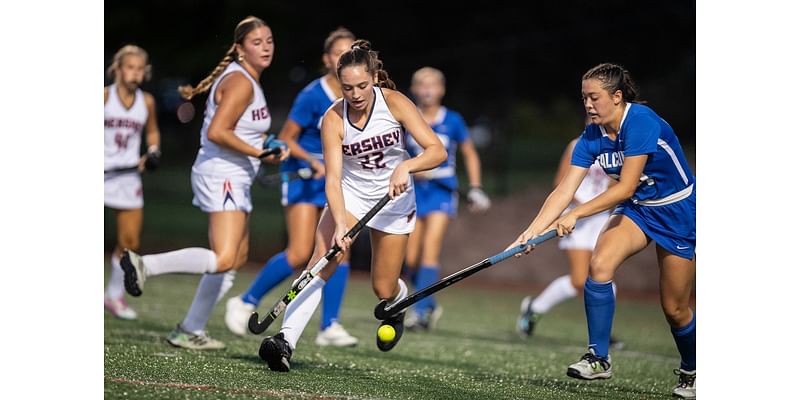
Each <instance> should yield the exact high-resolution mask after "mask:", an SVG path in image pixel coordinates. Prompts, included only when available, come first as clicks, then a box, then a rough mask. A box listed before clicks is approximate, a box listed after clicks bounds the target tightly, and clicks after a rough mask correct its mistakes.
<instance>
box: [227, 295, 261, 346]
mask: <svg viewBox="0 0 800 400" xmlns="http://www.w3.org/2000/svg"><path fill="white" fill-rule="evenodd" d="M255 310H256V306H254V305H252V304H250V303H245V302H244V301H242V298H241V297H239V296H234V297H231V298H230V299H228V302H227V303H225V326H227V327H228V330H229V331H231V332H233V333H234V334H236V335H239V336H244V335H246V334H247V322H248V321H249V320H250V315H251V314H253V311H255Z"/></svg>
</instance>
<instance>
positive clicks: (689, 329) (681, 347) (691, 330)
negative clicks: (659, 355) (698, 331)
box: [670, 310, 697, 371]
mask: <svg viewBox="0 0 800 400" xmlns="http://www.w3.org/2000/svg"><path fill="white" fill-rule="evenodd" d="M696 317H697V314H695V312H694V310H692V320H691V321H690V322H689V323H688V324H686V326H684V327H683V328H670V329H671V330H672V337H673V338H675V344H676V345H678V353H681V368H682V369H683V370H684V371H694V370H695V368H696V365H695V320H696Z"/></svg>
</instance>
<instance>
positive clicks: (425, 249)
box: [420, 211, 450, 265]
mask: <svg viewBox="0 0 800 400" xmlns="http://www.w3.org/2000/svg"><path fill="white" fill-rule="evenodd" d="M449 224H450V216H448V215H447V213H445V212H440V211H436V212H432V213H430V214H428V216H427V221H426V228H425V234H424V235H423V238H422V258H421V260H420V265H439V257H440V256H441V253H442V242H444V235H445V233H446V232H447V226H448V225H449Z"/></svg>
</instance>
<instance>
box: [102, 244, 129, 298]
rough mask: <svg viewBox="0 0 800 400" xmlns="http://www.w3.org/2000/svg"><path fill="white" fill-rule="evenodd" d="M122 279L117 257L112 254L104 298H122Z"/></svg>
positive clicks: (122, 273)
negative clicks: (109, 275)
mask: <svg viewBox="0 0 800 400" xmlns="http://www.w3.org/2000/svg"><path fill="white" fill-rule="evenodd" d="M124 278H125V273H124V272H122V267H121V266H120V265H119V255H118V254H116V253H113V254H111V277H110V278H109V279H108V285H106V297H108V298H109V299H118V298H120V297H122V295H123V294H124V293H125V286H124V282H123V279H124Z"/></svg>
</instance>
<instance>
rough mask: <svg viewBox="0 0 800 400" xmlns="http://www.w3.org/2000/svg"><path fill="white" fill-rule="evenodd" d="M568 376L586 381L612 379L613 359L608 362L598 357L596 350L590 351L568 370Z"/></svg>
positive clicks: (609, 358)
mask: <svg viewBox="0 0 800 400" xmlns="http://www.w3.org/2000/svg"><path fill="white" fill-rule="evenodd" d="M567 376H570V377H572V378H578V379H586V380H593V379H608V378H611V357H610V356H609V357H608V359H607V360H606V359H604V358H602V357H598V356H596V355H595V354H594V349H589V352H588V353H586V354H584V355H583V357H581V359H580V360H579V361H578V362H576V363H575V364H572V365H570V366H569V368H567Z"/></svg>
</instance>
